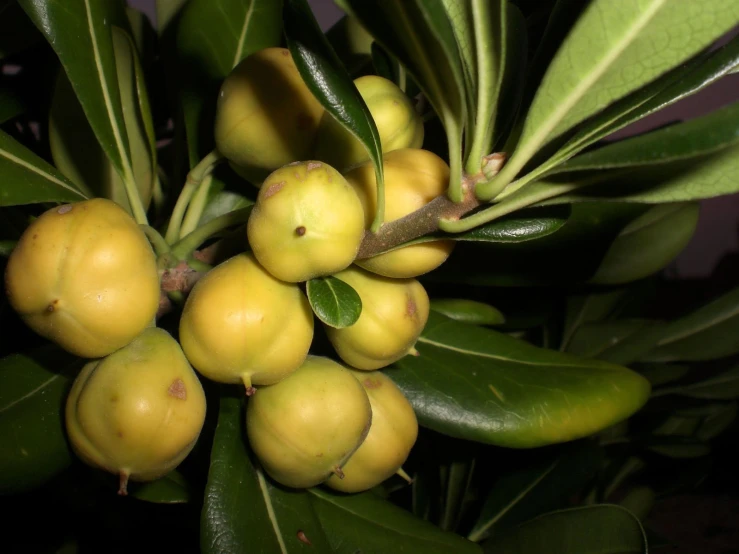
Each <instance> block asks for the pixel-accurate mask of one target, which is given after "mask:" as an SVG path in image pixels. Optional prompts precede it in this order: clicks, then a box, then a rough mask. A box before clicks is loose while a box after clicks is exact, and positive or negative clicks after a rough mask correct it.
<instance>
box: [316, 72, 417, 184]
mask: <svg viewBox="0 0 739 554" xmlns="http://www.w3.org/2000/svg"><path fill="white" fill-rule="evenodd" d="M354 85H355V86H356V87H357V90H358V91H359V94H360V95H361V97H362V99H363V100H364V102H365V104H367V108H368V109H369V111H370V114H371V115H372V119H373V120H374V122H375V125H376V126H377V131H378V133H379V135H380V144H381V145H382V151H383V152H385V153H387V152H391V151H393V150H398V149H400V148H421V145H422V144H423V121H422V120H421V116H420V115H419V114H418V113H417V112H416V110H415V109H414V107H413V103H412V102H411V100H410V98H408V96H407V95H406V94H405V93H404V92H403V91H402V90H401V89H400V87H398V86H397V85H396V84H395V83H393V82H392V81H390V80H388V79H385V78H384V77H379V76H377V75H364V76H362V77H359V78H357V79H355V80H354ZM314 152H315V157H316V158H317V159H319V160H324V161H326V162H328V163H329V164H331V165H333V166H334V167H336V168H337V169H338V170H340V171H341V172H342V173H343V172H344V171H346V170H347V169H349V168H351V167H354V166H357V165H359V164H362V163H364V162H366V161H368V160H369V159H370V157H369V153H368V152H367V149H366V148H365V147H364V145H363V144H362V143H361V142H360V141H359V139H357V138H356V137H355V136H354V135H353V134H352V133H351V132H350V131H348V130H347V129H346V128H345V127H344V126H343V125H342V124H341V123H339V122H338V121H337V120H336V118H335V117H333V116H332V115H331V114H330V113H329V112H324V114H323V117H322V118H321V124H320V126H319V127H318V132H317V133H316V142H315V150H314Z"/></svg>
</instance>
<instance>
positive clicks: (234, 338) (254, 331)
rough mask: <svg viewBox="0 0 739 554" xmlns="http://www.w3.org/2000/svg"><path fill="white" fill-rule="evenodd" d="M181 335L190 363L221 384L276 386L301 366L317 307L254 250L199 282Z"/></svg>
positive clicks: (249, 388)
mask: <svg viewBox="0 0 739 554" xmlns="http://www.w3.org/2000/svg"><path fill="white" fill-rule="evenodd" d="M179 339H180V344H181V345H182V349H183V350H184V352H185V355H186V356H187V358H188V360H190V363H191V364H192V365H193V366H194V367H195V369H196V370H197V371H198V372H200V373H201V374H202V375H204V376H205V377H207V378H209V379H212V380H213V381H218V382H220V383H243V384H244V385H245V386H246V387H247V392H248V393H251V392H252V386H255V385H256V386H258V385H271V384H273V383H276V382H277V381H279V380H281V379H282V378H284V377H286V376H287V375H289V374H290V373H292V372H293V371H295V370H296V369H297V368H298V367H300V365H301V364H302V363H303V361H304V360H305V357H306V355H307V354H308V349H309V348H310V345H311V341H312V340H313V312H312V311H311V307H310V304H309V303H308V299H307V298H306V297H305V294H303V292H302V291H301V290H300V288H299V287H298V285H296V284H293V283H286V282H284V281H280V280H278V279H276V278H275V277H273V276H272V275H271V274H270V273H268V272H267V271H266V270H265V269H264V268H263V267H262V266H261V265H260V264H259V262H257V260H256V259H255V258H254V256H253V255H252V254H250V253H242V254H237V255H236V256H234V257H232V258H229V259H228V260H226V261H225V262H222V263H221V264H219V265H218V266H216V267H215V268H213V269H212V270H211V271H209V272H208V273H206V274H205V276H204V277H203V278H202V279H200V281H198V282H197V284H196V285H195V287H193V289H192V291H191V292H190V294H189V296H188V297H187V301H186V302H185V306H184V308H183V311H182V316H181V318H180V328H179Z"/></svg>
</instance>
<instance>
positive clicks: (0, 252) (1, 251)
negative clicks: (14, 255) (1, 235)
mask: <svg viewBox="0 0 739 554" xmlns="http://www.w3.org/2000/svg"><path fill="white" fill-rule="evenodd" d="M16 244H18V241H15V240H0V256H2V257H3V258H7V257H8V256H10V253H11V252H12V251H13V249H14V248H15V245H16Z"/></svg>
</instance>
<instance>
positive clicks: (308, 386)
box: [246, 355, 372, 488]
mask: <svg viewBox="0 0 739 554" xmlns="http://www.w3.org/2000/svg"><path fill="white" fill-rule="evenodd" d="M371 422H372V409H371V407H370V402H369V398H368V397H367V393H366V392H365V390H364V388H363V387H362V385H361V384H360V383H359V381H357V379H356V378H355V377H354V375H353V374H352V372H351V371H349V370H348V369H347V368H345V367H344V366H342V365H341V364H339V363H337V362H335V361H333V360H331V359H330V358H324V357H320V356H313V355H309V356H308V357H307V358H306V360H305V363H304V364H303V365H302V366H301V367H300V368H299V369H298V370H297V371H296V372H294V373H292V374H291V375H290V376H288V377H286V378H285V379H283V380H282V381H280V382H279V383H277V384H276V385H271V386H268V387H263V388H261V389H259V392H257V393H256V394H255V395H254V396H252V397H251V398H249V400H248V403H247V408H246V431H247V436H248V438H249V444H250V445H251V447H252V449H253V451H254V453H255V455H256V456H257V458H258V459H259V462H260V463H261V465H262V467H263V468H264V470H265V471H266V472H267V474H268V475H270V477H272V478H273V479H274V480H275V481H277V482H278V483H281V484H283V485H285V486H287V487H293V488H307V487H313V486H315V485H318V484H319V483H322V482H324V481H325V480H326V479H328V477H329V476H330V475H332V474H335V475H339V476H341V475H342V469H341V468H342V466H343V464H344V462H346V460H347V459H348V458H349V457H350V456H351V455H352V453H354V451H355V450H356V449H357V448H359V446H360V445H361V444H362V442H363V441H364V438H365V437H366V436H367V432H368V431H369V429H370V425H371Z"/></svg>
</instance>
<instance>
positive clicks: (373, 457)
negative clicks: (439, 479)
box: [326, 371, 418, 492]
mask: <svg viewBox="0 0 739 554" xmlns="http://www.w3.org/2000/svg"><path fill="white" fill-rule="evenodd" d="M352 373H354V376H355V377H356V378H357V379H358V380H359V382H360V383H362V386H363V387H364V390H365V392H366V393H367V396H368V397H369V400H370V405H371V406H372V427H370V430H369V433H367V438H365V439H364V442H363V443H362V445H361V446H360V447H359V448H358V449H357V451H356V452H355V453H354V454H352V456H351V458H349V461H347V462H346V463H345V464H344V467H343V468H342V469H343V472H344V478H343V479H339V478H338V477H337V476H335V475H332V476H331V477H329V479H328V481H326V485H328V486H329V487H331V488H332V489H336V490H338V491H342V492H361V491H365V490H367V489H371V488H372V487H375V486H377V485H379V484H380V483H382V482H383V481H384V480H385V479H388V478H389V477H391V476H392V475H393V474H394V473H398V472H399V471H400V470H401V466H402V465H403V463H405V461H406V459H407V458H408V455H409V454H410V452H411V448H413V445H414V444H415V443H416V438H417V437H418V420H417V419H416V414H415V412H414V411H413V407H412V406H411V403H410V402H408V399H407V398H406V397H405V395H404V394H403V393H402V392H401V390H400V389H399V388H398V386H397V385H396V384H395V383H393V381H392V380H391V379H390V378H389V377H388V376H387V375H385V374H383V373H381V372H379V371H372V372H366V371H353V372H352Z"/></svg>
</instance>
